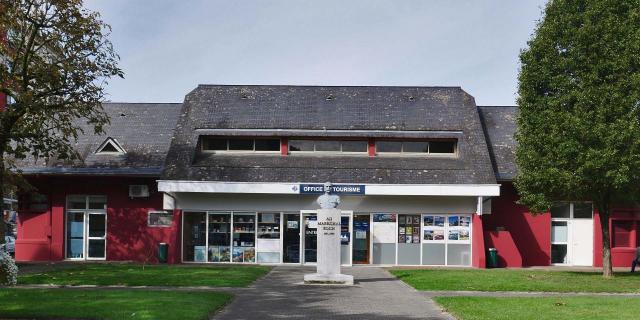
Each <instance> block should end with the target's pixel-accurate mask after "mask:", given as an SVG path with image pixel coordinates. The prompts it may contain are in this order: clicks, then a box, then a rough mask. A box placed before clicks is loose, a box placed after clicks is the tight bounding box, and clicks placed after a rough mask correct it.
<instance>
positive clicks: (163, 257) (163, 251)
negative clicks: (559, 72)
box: [158, 242, 169, 263]
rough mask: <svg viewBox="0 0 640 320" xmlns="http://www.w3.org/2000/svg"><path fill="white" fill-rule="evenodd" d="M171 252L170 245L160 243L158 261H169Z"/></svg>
mask: <svg viewBox="0 0 640 320" xmlns="http://www.w3.org/2000/svg"><path fill="white" fill-rule="evenodd" d="M168 253H169V245H167V244H166V243H164V242H160V243H159V244H158V262H160V263H167V254H168Z"/></svg>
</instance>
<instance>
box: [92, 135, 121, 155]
mask: <svg viewBox="0 0 640 320" xmlns="http://www.w3.org/2000/svg"><path fill="white" fill-rule="evenodd" d="M125 153H127V152H126V151H125V150H124V148H122V146H121V145H120V144H119V143H118V140H116V139H114V138H111V137H109V138H107V140H105V141H104V142H103V143H102V144H101V145H100V146H99V147H98V149H97V150H96V154H113V155H117V154H125Z"/></svg>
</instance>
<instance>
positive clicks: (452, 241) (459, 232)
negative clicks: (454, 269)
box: [422, 214, 471, 265]
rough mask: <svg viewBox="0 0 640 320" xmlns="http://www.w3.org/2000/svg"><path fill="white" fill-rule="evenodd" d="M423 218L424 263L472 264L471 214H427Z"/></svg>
mask: <svg viewBox="0 0 640 320" xmlns="http://www.w3.org/2000/svg"><path fill="white" fill-rule="evenodd" d="M422 219H423V227H422V241H423V247H422V250H423V251H422V264H424V265H470V264H471V216H470V215H455V214H449V215H445V214H425V215H423V216H422Z"/></svg>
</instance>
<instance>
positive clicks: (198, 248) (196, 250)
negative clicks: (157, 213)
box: [182, 212, 207, 262]
mask: <svg viewBox="0 0 640 320" xmlns="http://www.w3.org/2000/svg"><path fill="white" fill-rule="evenodd" d="M206 228H207V226H206V214H205V213H204V212H189V213H186V214H185V215H184V224H183V230H184V232H185V234H184V239H183V244H184V247H183V250H182V252H183V257H182V259H183V260H184V261H190V262H206V261H207V260H206V257H207V249H206Z"/></svg>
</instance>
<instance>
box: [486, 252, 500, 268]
mask: <svg viewBox="0 0 640 320" xmlns="http://www.w3.org/2000/svg"><path fill="white" fill-rule="evenodd" d="M497 267H498V249H496V248H489V250H488V252H487V268H497Z"/></svg>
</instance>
